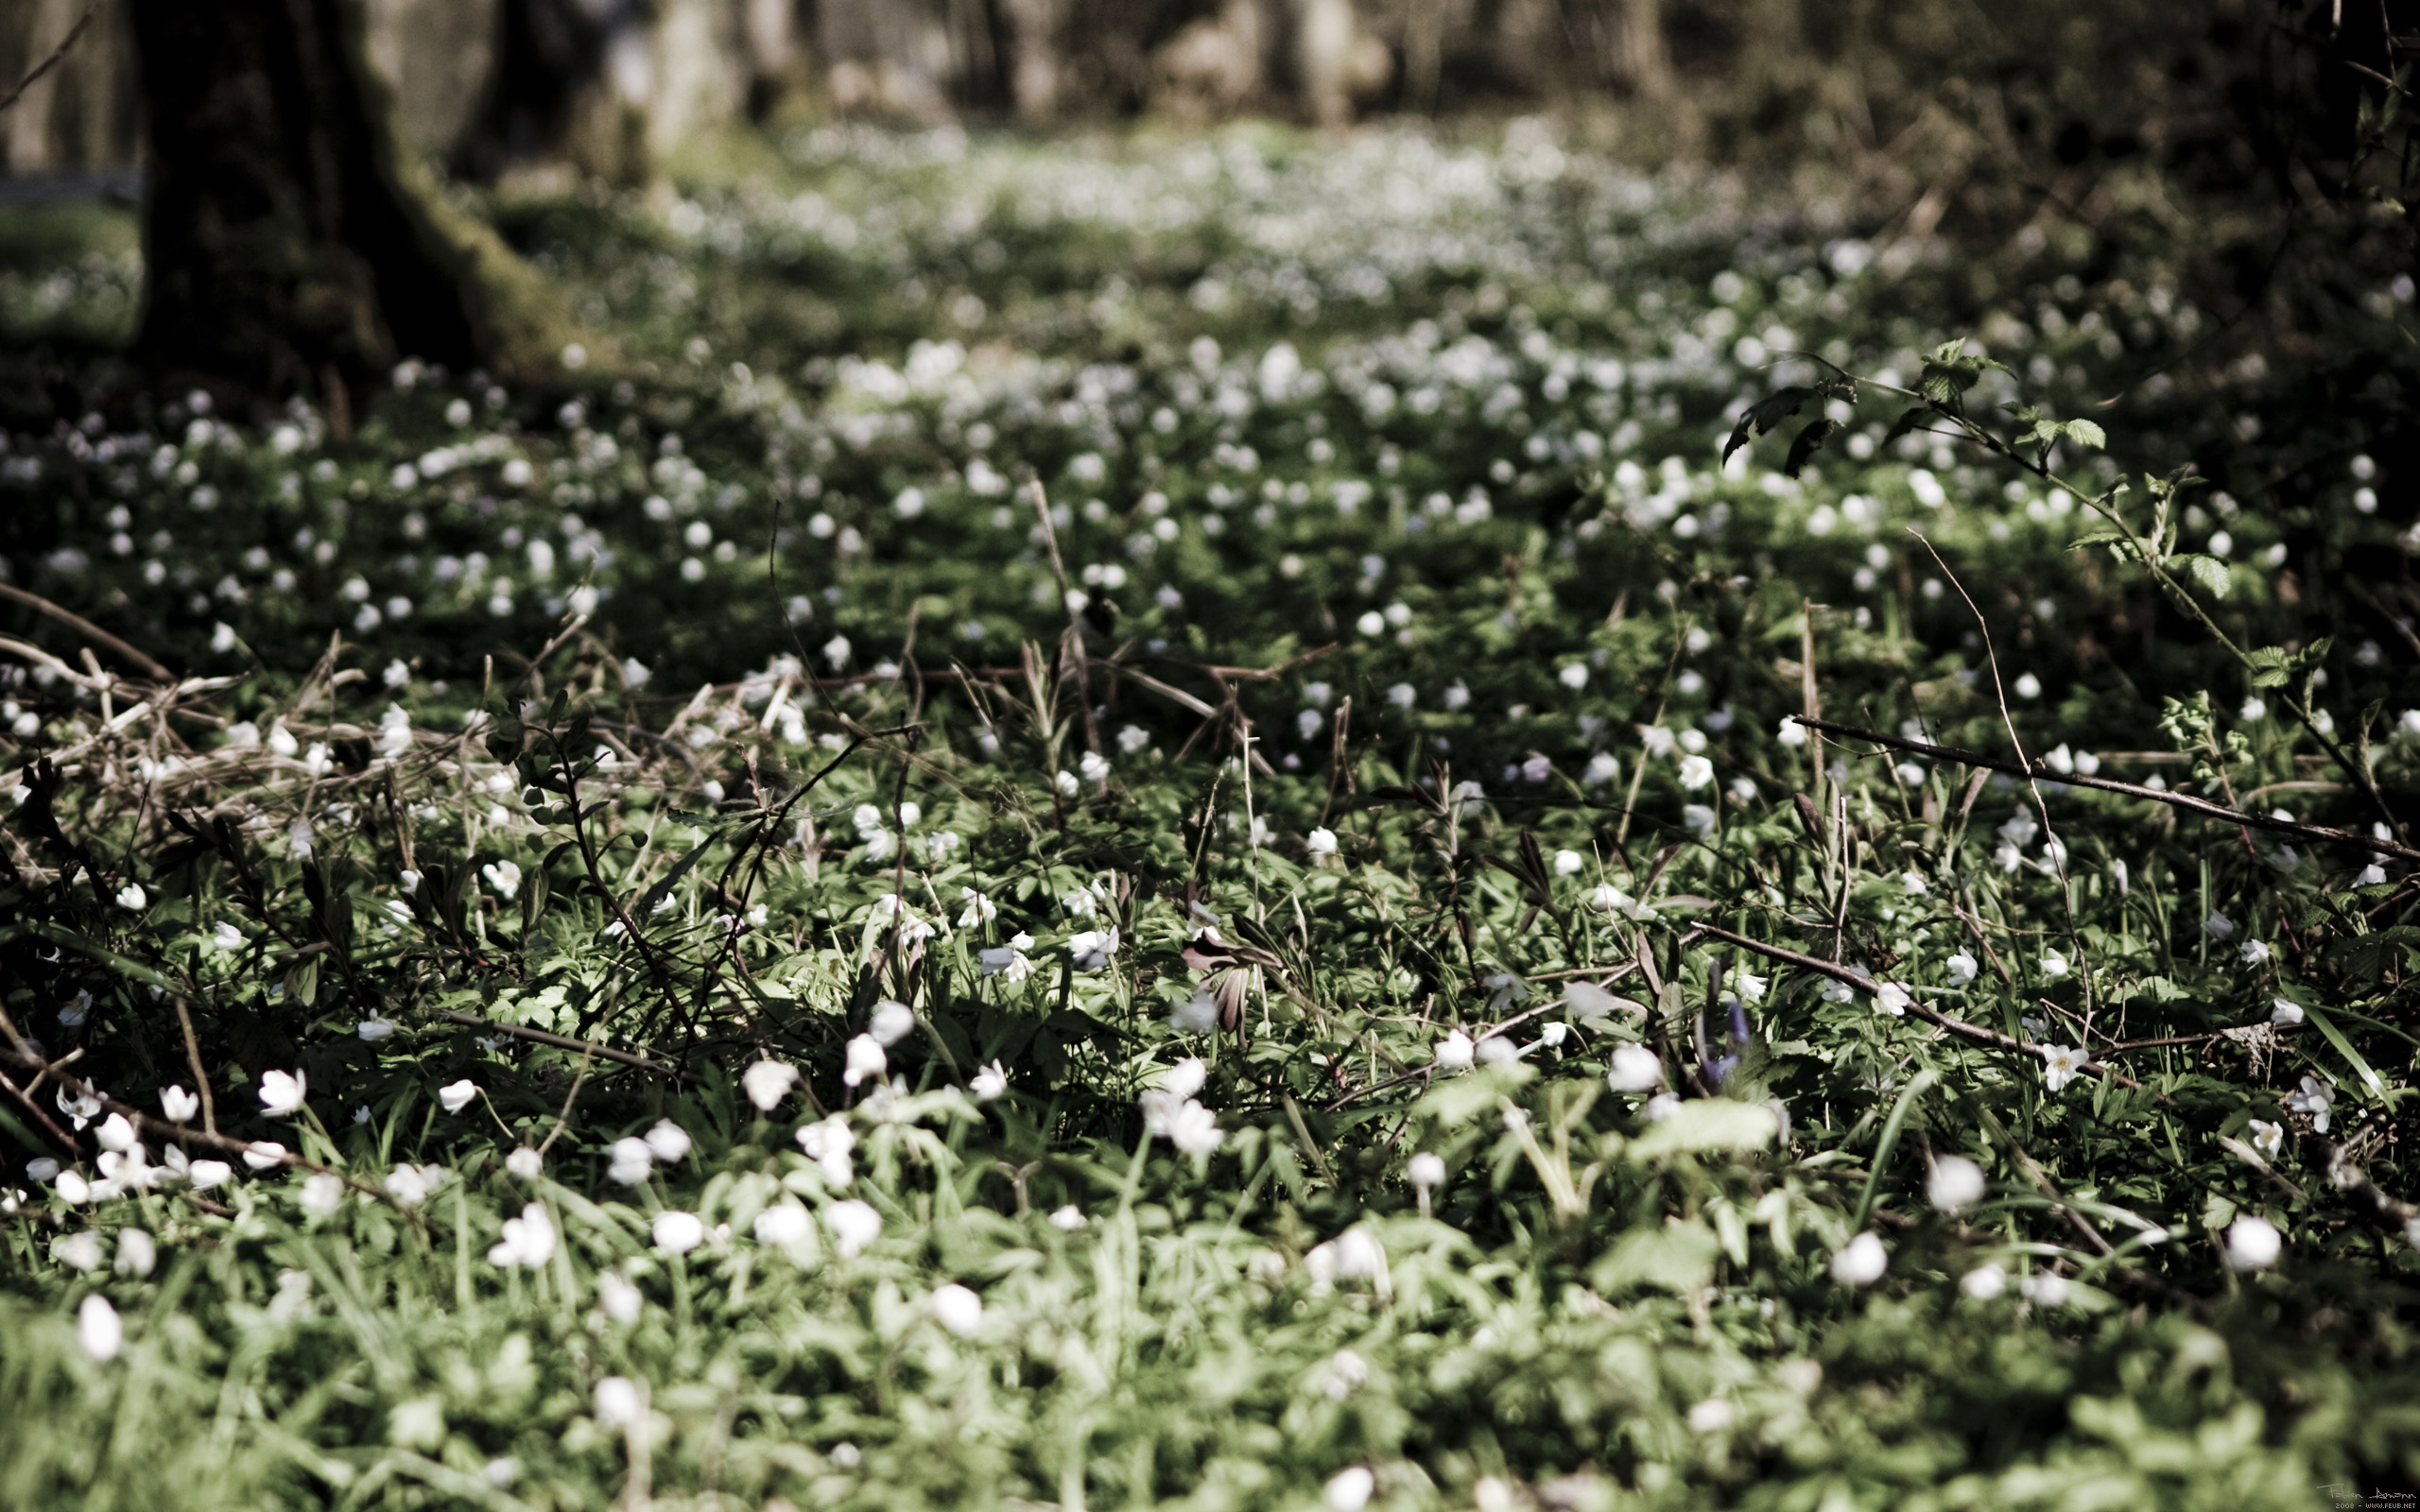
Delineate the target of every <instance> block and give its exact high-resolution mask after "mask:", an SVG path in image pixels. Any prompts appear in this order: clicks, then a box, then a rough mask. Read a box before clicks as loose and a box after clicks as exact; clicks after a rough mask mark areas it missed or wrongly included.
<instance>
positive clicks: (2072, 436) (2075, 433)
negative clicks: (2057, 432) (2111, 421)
mask: <svg viewBox="0 0 2420 1512" xmlns="http://www.w3.org/2000/svg"><path fill="white" fill-rule="evenodd" d="M2066 433H2067V439H2069V440H2071V441H2075V442H2077V443H2079V444H2081V445H2083V446H2089V447H2093V448H2095V449H2096V450H2097V449H2099V448H2101V447H2105V446H2107V445H2108V444H2109V433H2108V432H2106V431H2104V430H2102V429H2101V428H2100V426H2099V425H2098V424H2096V423H2094V422H2093V421H2088V420H2071V421H2067V423H2066Z"/></svg>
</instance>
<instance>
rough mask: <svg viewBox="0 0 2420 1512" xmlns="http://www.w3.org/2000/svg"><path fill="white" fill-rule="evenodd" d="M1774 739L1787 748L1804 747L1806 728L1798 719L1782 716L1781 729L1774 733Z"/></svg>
mask: <svg viewBox="0 0 2420 1512" xmlns="http://www.w3.org/2000/svg"><path fill="white" fill-rule="evenodd" d="M1773 738H1775V739H1776V740H1779V741H1780V742H1781V743H1782V744H1783V745H1785V746H1804V745H1806V726H1805V725H1802V724H1800V723H1799V722H1798V721H1797V719H1796V718H1794V717H1792V716H1790V715H1787V714H1785V715H1783V716H1782V721H1781V729H1780V730H1777V731H1776V732H1775V733H1774V737H1773Z"/></svg>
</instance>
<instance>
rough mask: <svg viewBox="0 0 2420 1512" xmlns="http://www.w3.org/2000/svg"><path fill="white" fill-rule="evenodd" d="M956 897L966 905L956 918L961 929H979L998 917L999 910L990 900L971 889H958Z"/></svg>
mask: <svg viewBox="0 0 2420 1512" xmlns="http://www.w3.org/2000/svg"><path fill="white" fill-rule="evenodd" d="M958 896H959V899H960V901H962V902H964V903H965V904H966V906H965V908H963V909H961V910H960V911H959V916H958V922H959V928H961V929H979V928H981V927H982V926H983V925H985V924H988V923H990V922H991V921H992V920H994V919H997V918H999V917H1000V910H999V908H998V907H997V906H996V905H995V904H994V902H992V900H991V899H990V898H989V897H987V896H985V895H984V894H982V893H979V892H977V891H976V890H975V889H974V888H972V887H960V888H959V889H958Z"/></svg>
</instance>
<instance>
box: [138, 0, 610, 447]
mask: <svg viewBox="0 0 2420 1512" xmlns="http://www.w3.org/2000/svg"><path fill="white" fill-rule="evenodd" d="M131 10H132V17H133V22H134V35H135V45H136V48H137V51H138V55H139V58H140V61H141V68H142V77H143V88H144V96H145V100H146V103H147V108H148V111H149V117H150V119H149V139H150V165H149V167H150V177H149V186H148V190H147V197H146V203H145V207H144V256H145V264H146V266H147V273H148V283H147V290H146V297H145V309H144V316H143V329H142V335H141V337H140V341H139V345H140V347H141V348H142V350H143V351H144V352H145V353H146V354H147V355H148V356H149V357H151V358H153V359H154V360H156V361H159V362H162V363H164V364H166V365H168V366H170V367H172V368H179V369H195V370H199V371H202V372H209V373H214V374H216V375H219V376H222V377H225V378H228V379H231V380H233V381H234V382H236V383H238V384H241V385H244V386H245V387H250V388H252V389H255V390H258V391H261V392H265V393H287V392H293V391H296V390H303V391H310V390H319V391H320V392H321V393H322V394H323V395H324V396H325V397H326V398H327V399H328V400H329V401H331V402H332V403H336V404H341V403H342V402H343V396H344V393H345V391H346V390H347V389H357V388H360V387H364V386H371V387H374V386H376V385H377V384H379V383H382V382H384V381H385V378H386V375H387V374H388V373H389V371H390V370H391V369H392V368H393V365H394V363H395V361H396V359H398V358H399V357H404V356H417V357H421V358H424V359H426V360H429V361H433V362H441V363H444V364H447V365H448V366H452V367H457V368H471V367H485V368H487V369H490V370H492V371H496V372H499V373H522V374H527V373H532V372H536V371H540V370H544V369H545V368H546V367H547V366H548V365H549V364H550V363H551V361H552V359H553V355H554V353H556V352H560V350H561V348H562V342H563V340H564V339H565V338H566V336H567V335H568V334H569V320H568V318H567V317H566V316H565V315H564V314H563V313H562V307H561V303H560V301H558V300H557V298H556V297H555V295H554V293H553V291H552V290H551V289H550V288H549V287H548V286H547V285H546V284H545V283H544V281H543V280H542V279H540V278H539V277H538V275H537V274H536V273H535V272H534V271H533V270H532V269H531V268H530V267H529V266H527V264H525V263H524V262H522V261H521V259H520V258H519V257H517V256H515V255H514V254H513V253H512V251H511V250H510V249H509V248H507V247H506V246H505V245H504V243H503V241H502V240H501V239H500V238H499V237H497V236H496V234H495V233H494V232H493V231H492V230H490V229H489V228H488V227H486V226H485V225H483V224H481V223H480V222H478V221H477V220H475V218H473V217H472V216H470V215H467V214H465V213H464V212H462V211H461V210H459V209H458V208H457V207H456V206H454V205H453V204H452V203H451V202H450V201H448V200H447V199H446V198H444V196H443V195H442V194H441V191H440V190H439V188H438V185H437V183H436V180H435V179H434V177H433V176H432V175H431V174H430V172H429V170H428V168H427V167H426V165H425V164H424V163H422V161H421V160H420V158H419V156H418V154H417V153H415V152H414V151H413V150H412V149H411V148H410V147H409V146H407V145H406V143H405V142H404V139H403V134H402V131H401V129H400V128H399V127H398V124H397V118H396V111H395V105H394V101H393V99H392V96H391V94H389V90H388V88H387V85H386V83H385V82H384V81H383V80H382V79H381V78H380V77H378V75H377V74H376V72H375V70H374V69H372V66H371V64H370V60H369V51H368V45H367V31H366V27H365V25H364V20H363V15H362V11H361V6H360V0H212V3H210V4H208V5H196V4H192V3H191V0H133V4H132V6H131Z"/></svg>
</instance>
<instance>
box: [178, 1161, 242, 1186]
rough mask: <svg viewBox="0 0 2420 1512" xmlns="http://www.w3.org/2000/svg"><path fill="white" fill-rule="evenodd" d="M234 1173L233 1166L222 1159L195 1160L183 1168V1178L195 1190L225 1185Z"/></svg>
mask: <svg viewBox="0 0 2420 1512" xmlns="http://www.w3.org/2000/svg"><path fill="white" fill-rule="evenodd" d="M234 1175H235V1168H234V1167H233V1166H232V1165H229V1164H228V1163H227V1162H226V1161H224V1160H196V1161H194V1162H193V1164H191V1165H189V1166H187V1167H186V1168H185V1180H186V1182H187V1183H189V1184H190V1185H191V1186H192V1187H193V1189H194V1190H195V1191H196V1192H207V1191H209V1190H210V1189H211V1188H212V1187H221V1186H225V1185H226V1184H227V1182H228V1181H229V1180H230V1179H231V1178H232V1177H233V1176H234Z"/></svg>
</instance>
